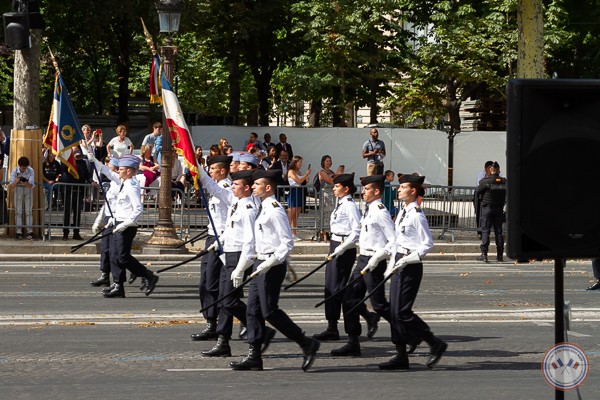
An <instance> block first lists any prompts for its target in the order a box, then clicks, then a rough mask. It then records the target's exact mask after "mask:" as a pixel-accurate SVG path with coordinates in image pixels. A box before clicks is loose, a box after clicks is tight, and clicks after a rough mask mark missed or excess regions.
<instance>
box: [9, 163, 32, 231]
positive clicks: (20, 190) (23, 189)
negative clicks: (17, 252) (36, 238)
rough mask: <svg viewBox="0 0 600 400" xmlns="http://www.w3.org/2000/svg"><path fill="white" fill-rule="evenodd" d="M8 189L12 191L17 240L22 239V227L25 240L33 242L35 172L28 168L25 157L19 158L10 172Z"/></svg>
mask: <svg viewBox="0 0 600 400" xmlns="http://www.w3.org/2000/svg"><path fill="white" fill-rule="evenodd" d="M8 187H9V188H10V189H12V190H13V191H14V196H15V197H14V202H15V224H16V226H17V229H16V231H17V239H23V227H25V229H26V231H27V239H29V240H33V188H34V187H35V172H34V170H33V168H31V167H30V166H29V159H28V158H27V157H24V156H23V157H19V159H18V160H17V166H16V167H14V168H13V170H12V171H10V182H9V185H8ZM23 214H25V215H23ZM23 220H25V221H23ZM23 222H24V223H23Z"/></svg>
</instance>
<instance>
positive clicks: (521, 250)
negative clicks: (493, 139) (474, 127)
mask: <svg viewBox="0 0 600 400" xmlns="http://www.w3.org/2000/svg"><path fill="white" fill-rule="evenodd" d="M507 97H508V121H507V122H508V124H507V126H508V128H507V149H508V153H507V160H508V169H507V177H508V187H507V189H508V204H507V227H508V241H507V254H508V256H509V257H511V258H515V259H524V258H525V259H532V258H537V259H540V258H541V259H549V258H554V259H561V258H592V257H600V199H599V198H598V197H597V195H598V191H599V188H600V185H599V186H596V185H598V184H599V183H600V80H570V79H564V80H559V79H556V80H541V79H516V80H512V81H510V82H509V83H508V86H507ZM597 167H598V169H597Z"/></svg>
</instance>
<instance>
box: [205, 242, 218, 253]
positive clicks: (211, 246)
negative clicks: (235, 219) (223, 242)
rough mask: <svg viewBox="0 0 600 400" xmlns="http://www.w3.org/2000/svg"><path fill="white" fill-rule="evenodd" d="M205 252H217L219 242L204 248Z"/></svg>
mask: <svg viewBox="0 0 600 400" xmlns="http://www.w3.org/2000/svg"><path fill="white" fill-rule="evenodd" d="M206 251H212V252H217V251H219V242H217V241H216V240H215V241H214V242H213V243H212V244H211V245H210V246H208V247H207V248H206Z"/></svg>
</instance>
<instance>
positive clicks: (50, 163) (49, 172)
mask: <svg viewBox="0 0 600 400" xmlns="http://www.w3.org/2000/svg"><path fill="white" fill-rule="evenodd" d="M60 171H61V167H60V163H59V162H58V160H57V159H56V156H55V155H54V153H53V152H52V150H51V149H47V150H46V157H45V158H44V162H43V163H42V178H43V182H42V184H43V185H44V190H45V191H46V211H48V210H49V209H50V207H56V202H57V200H58V199H57V198H56V197H58V188H59V187H58V186H53V185H54V184H55V183H57V182H59V181H60ZM53 192H54V193H53ZM53 195H54V196H55V198H54V199H53V198H52V197H53Z"/></svg>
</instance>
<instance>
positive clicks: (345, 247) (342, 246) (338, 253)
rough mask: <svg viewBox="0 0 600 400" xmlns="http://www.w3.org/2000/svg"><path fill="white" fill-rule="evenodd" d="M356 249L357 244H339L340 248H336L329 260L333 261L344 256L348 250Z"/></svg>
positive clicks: (346, 242)
mask: <svg viewBox="0 0 600 400" xmlns="http://www.w3.org/2000/svg"><path fill="white" fill-rule="evenodd" d="M355 247H356V243H354V242H350V241H345V242H342V243H340V244H339V246H338V247H336V248H335V250H333V252H332V253H331V254H330V255H329V256H328V257H327V258H328V259H330V260H331V259H333V258H334V257H339V256H341V255H342V254H344V252H345V251H346V250H349V249H353V248H355Z"/></svg>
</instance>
